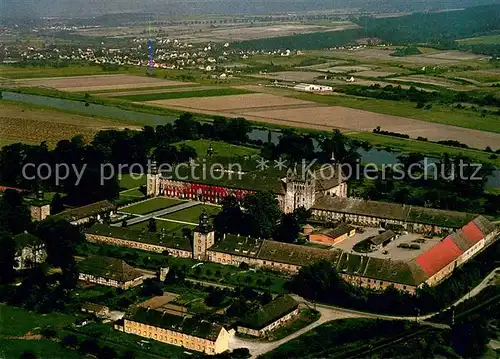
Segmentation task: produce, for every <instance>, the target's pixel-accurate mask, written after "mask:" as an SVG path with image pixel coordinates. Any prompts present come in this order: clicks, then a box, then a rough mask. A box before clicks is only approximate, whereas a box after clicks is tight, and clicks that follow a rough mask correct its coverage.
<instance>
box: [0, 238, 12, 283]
mask: <svg viewBox="0 0 500 359" xmlns="http://www.w3.org/2000/svg"><path fill="white" fill-rule="evenodd" d="M15 251H16V244H15V242H14V239H13V238H12V235H11V234H10V233H8V232H6V231H2V230H0V284H5V283H10V282H12V280H13V279H14V275H15V270H14V255H15Z"/></svg>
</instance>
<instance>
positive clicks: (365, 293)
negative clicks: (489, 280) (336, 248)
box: [287, 243, 500, 316]
mask: <svg viewBox="0 0 500 359" xmlns="http://www.w3.org/2000/svg"><path fill="white" fill-rule="evenodd" d="M498 255H500V244H499V243H496V244H494V245H492V246H490V247H489V248H488V249H487V250H485V251H483V252H482V253H480V254H478V255H477V256H476V257H475V258H474V259H473V260H471V261H469V262H467V263H465V264H464V265H463V266H462V267H460V268H457V269H455V271H454V273H453V276H451V277H449V278H448V279H446V280H445V281H443V282H441V283H440V284H438V285H437V286H434V287H429V286H427V285H425V286H423V287H422V288H418V289H417V290H416V294H415V295H413V294H409V293H406V292H401V291H399V290H397V289H395V288H394V287H392V286H391V287H388V288H387V289H385V290H384V291H379V290H372V289H367V288H361V287H358V286H356V285H351V284H349V283H347V282H346V281H345V280H344V279H343V278H342V277H341V276H340V275H339V273H338V272H337V270H336V266H335V263H332V262H329V261H318V262H315V263H312V264H310V265H307V266H303V267H302V268H301V269H300V270H299V272H298V273H297V274H296V275H295V276H294V277H293V278H292V280H291V281H290V282H289V283H288V284H287V285H288V288H289V289H290V290H291V291H293V292H294V293H297V294H299V295H301V296H303V297H304V298H308V299H310V300H313V301H320V302H325V303H331V304H335V305H340V306H344V307H350V308H356V309H360V310H365V311H373V312H377V313H391V314H405V315H409V316H411V315H416V314H417V310H418V311H419V312H420V313H421V314H424V313H431V312H437V311H439V310H441V309H443V308H445V307H447V306H449V305H451V304H453V303H454V302H455V301H456V300H457V299H459V298H460V297H461V296H463V295H465V294H466V293H467V292H469V291H470V290H471V289H472V288H474V287H475V286H476V285H478V284H479V283H480V282H481V281H482V279H483V278H484V277H485V276H486V275H487V274H489V273H490V272H491V271H492V270H494V269H495V268H496V266H497V262H496V260H497V258H498Z"/></svg>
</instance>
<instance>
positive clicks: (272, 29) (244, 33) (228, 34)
mask: <svg viewBox="0 0 500 359" xmlns="http://www.w3.org/2000/svg"><path fill="white" fill-rule="evenodd" d="M357 27H358V25H356V24H353V23H351V22H344V23H341V24H338V25H335V26H333V27H332V26H318V25H304V24H300V23H288V24H276V25H266V26H252V27H249V26H245V27H240V26H238V27H228V28H225V29H217V30H210V29H208V30H207V31H204V32H203V33H198V34H193V35H191V36H192V37H193V38H195V39H196V40H198V41H203V40H205V41H208V42H210V41H214V40H220V41H247V40H256V39H267V38H271V37H281V36H290V35H295V34H307V33H312V32H323V31H342V30H347V29H354V28H357Z"/></svg>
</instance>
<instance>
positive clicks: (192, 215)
mask: <svg viewBox="0 0 500 359" xmlns="http://www.w3.org/2000/svg"><path fill="white" fill-rule="evenodd" d="M203 211H206V212H207V214H208V215H209V216H210V215H215V214H217V213H219V212H220V207H216V206H211V205H203V204H200V205H198V206H194V207H191V208H187V209H184V210H182V211H178V212H175V213H171V214H167V215H166V216H164V217H162V218H165V219H173V220H176V221H184V222H190V223H198V221H199V218H200V215H201V214H202V213H203Z"/></svg>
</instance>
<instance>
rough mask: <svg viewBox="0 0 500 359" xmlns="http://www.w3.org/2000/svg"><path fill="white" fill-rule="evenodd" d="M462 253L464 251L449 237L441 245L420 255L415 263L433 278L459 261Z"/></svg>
mask: <svg viewBox="0 0 500 359" xmlns="http://www.w3.org/2000/svg"><path fill="white" fill-rule="evenodd" d="M462 253H463V251H461V250H460V248H458V247H457V245H456V244H455V243H454V242H453V241H452V240H451V239H450V238H449V237H446V238H445V239H444V240H443V241H441V242H439V244H437V245H435V246H434V247H432V248H431V249H429V250H428V251H426V252H424V253H422V254H421V255H419V256H418V257H417V258H416V260H415V261H416V262H417V264H418V265H419V266H420V268H422V270H423V271H424V272H425V274H427V275H428V276H429V277H431V276H433V275H434V274H436V273H437V272H439V271H440V270H441V269H443V268H444V267H446V266H447V265H448V264H450V263H451V262H453V261H454V260H455V259H457V258H458V257H459V256H460V255H461V254H462Z"/></svg>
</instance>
